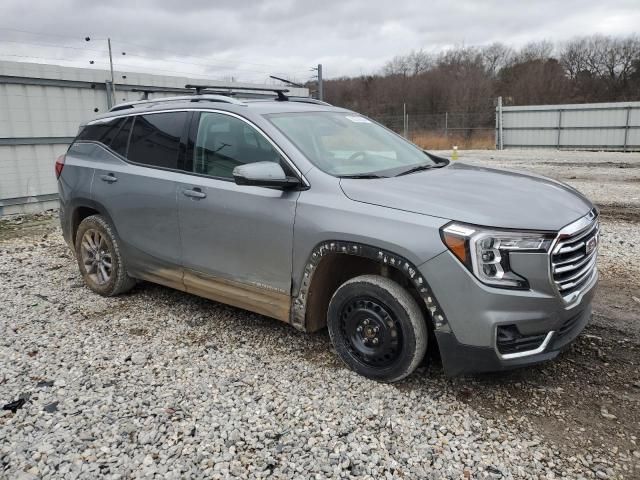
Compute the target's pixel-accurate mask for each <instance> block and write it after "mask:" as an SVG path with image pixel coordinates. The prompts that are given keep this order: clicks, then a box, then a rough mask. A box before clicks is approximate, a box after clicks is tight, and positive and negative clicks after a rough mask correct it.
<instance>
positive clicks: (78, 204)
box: [67, 197, 118, 245]
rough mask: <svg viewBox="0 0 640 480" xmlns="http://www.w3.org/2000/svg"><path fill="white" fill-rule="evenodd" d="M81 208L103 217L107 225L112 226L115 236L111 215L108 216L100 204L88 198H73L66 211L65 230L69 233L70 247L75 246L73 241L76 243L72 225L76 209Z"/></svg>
mask: <svg viewBox="0 0 640 480" xmlns="http://www.w3.org/2000/svg"><path fill="white" fill-rule="evenodd" d="M83 207H84V208H91V209H93V210H95V211H97V212H98V213H99V214H100V215H102V216H103V217H105V218H106V220H107V221H108V222H109V224H110V225H111V226H112V228H113V229H114V230H115V232H116V235H117V234H118V230H117V229H116V226H115V224H114V223H113V220H112V218H111V215H109V212H108V211H107V209H106V208H105V207H104V206H103V205H102V204H101V203H98V202H96V201H95V200H91V199H90V198H85V197H79V198H74V199H73V200H71V201H70V202H69V206H68V209H69V213H70V215H68V216H67V223H68V225H67V228H68V231H69V235H70V240H71V244H72V245H75V241H76V239H75V232H74V223H75V219H76V214H77V211H78V209H79V208H83Z"/></svg>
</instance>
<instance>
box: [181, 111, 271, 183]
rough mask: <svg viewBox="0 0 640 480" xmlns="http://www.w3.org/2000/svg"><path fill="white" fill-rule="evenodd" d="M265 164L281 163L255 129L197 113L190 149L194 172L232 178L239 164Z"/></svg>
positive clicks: (221, 116)
mask: <svg viewBox="0 0 640 480" xmlns="http://www.w3.org/2000/svg"><path fill="white" fill-rule="evenodd" d="M265 161H267V162H281V158H280V154H279V153H278V151H277V150H276V149H275V148H273V146H272V145H271V144H270V143H269V142H268V141H267V140H266V139H265V138H264V136H263V135H262V134H260V132H258V131H257V130H256V129H255V128H253V127H251V126H250V125H248V124H247V123H245V122H243V121H242V120H239V119H237V118H235V117H231V116H229V115H224V114H221V113H207V112H203V113H201V114H200V121H199V124H198V133H197V137H196V144H195V147H194V149H193V171H194V172H196V173H202V174H205V175H211V176H213V177H223V178H232V176H233V175H232V172H233V169H234V168H235V167H237V166H238V165H243V164H245V163H254V162H265ZM281 163H282V162H281Z"/></svg>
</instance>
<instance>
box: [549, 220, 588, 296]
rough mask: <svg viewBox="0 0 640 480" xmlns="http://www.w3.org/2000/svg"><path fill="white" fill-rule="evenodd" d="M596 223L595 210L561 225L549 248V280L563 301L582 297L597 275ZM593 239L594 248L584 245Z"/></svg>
mask: <svg viewBox="0 0 640 480" xmlns="http://www.w3.org/2000/svg"><path fill="white" fill-rule="evenodd" d="M598 235H599V222H598V214H597V212H596V210H595V209H594V210H592V211H591V212H589V213H588V214H587V215H586V216H584V217H582V218H580V219H578V220H577V221H575V222H573V223H572V224H570V225H568V226H566V227H565V228H563V229H562V230H561V231H560V232H559V233H558V236H557V238H556V240H555V241H554V244H553V245H552V247H551V255H550V262H551V268H550V274H551V281H552V282H553V285H554V286H555V288H556V291H557V292H558V294H559V295H560V296H561V297H562V299H563V300H564V302H565V303H566V304H570V303H572V302H574V301H576V300H577V299H579V298H580V297H581V296H582V293H583V291H584V290H586V289H587V288H589V287H591V284H592V283H593V281H594V279H595V277H596V276H597V268H596V267H597V258H598V246H599V238H598ZM593 239H595V241H596V245H595V248H594V249H593V250H592V251H590V252H587V245H588V244H589V243H590V242H591V241H592V240H593Z"/></svg>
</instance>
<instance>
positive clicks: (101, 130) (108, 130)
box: [76, 118, 126, 145]
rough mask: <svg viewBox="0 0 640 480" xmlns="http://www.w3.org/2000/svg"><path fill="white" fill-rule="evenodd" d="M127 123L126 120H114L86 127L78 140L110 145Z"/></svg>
mask: <svg viewBox="0 0 640 480" xmlns="http://www.w3.org/2000/svg"><path fill="white" fill-rule="evenodd" d="M125 121H126V118H112V119H108V120H100V121H99V122H97V123H92V124H90V125H87V126H85V127H84V129H83V130H82V131H81V132H80V134H79V135H78V137H77V138H76V140H87V141H92V142H100V143H102V144H104V145H110V144H111V142H112V141H113V139H114V138H115V137H116V135H117V134H118V132H119V131H120V127H122V125H123V124H124V122H125Z"/></svg>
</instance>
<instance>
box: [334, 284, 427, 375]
mask: <svg viewBox="0 0 640 480" xmlns="http://www.w3.org/2000/svg"><path fill="white" fill-rule="evenodd" d="M327 325H328V327H329V336H330V337H331V341H332V343H333V345H334V347H335V349H336V351H337V352H338V355H339V356H340V358H341V359H342V361H344V363H346V364H347V365H348V366H349V367H350V368H351V369H352V370H354V371H356V372H357V373H359V374H361V375H363V376H365V377H367V378H371V379H373V380H379V381H383V382H396V381H398V380H401V379H403V378H404V377H406V376H407V375H409V374H411V373H412V372H413V371H414V370H415V369H416V367H417V366H418V365H419V364H420V362H421V361H422V359H423V357H424V355H425V352H426V350H427V338H428V333H427V326H426V323H425V319H424V315H423V314H422V312H421V310H420V307H418V304H417V303H416V301H415V300H414V299H413V297H412V296H411V295H410V294H409V292H407V290H405V289H404V288H403V287H402V286H400V285H399V284H398V283H396V282H394V281H393V280H391V279H389V278H386V277H381V276H378V275H362V276H359V277H356V278H353V279H351V280H349V281H347V282H345V283H343V284H342V285H341V286H340V287H338V289H337V290H336V292H335V293H334V295H333V297H332V298H331V301H330V302H329V310H328V313H327Z"/></svg>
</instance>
